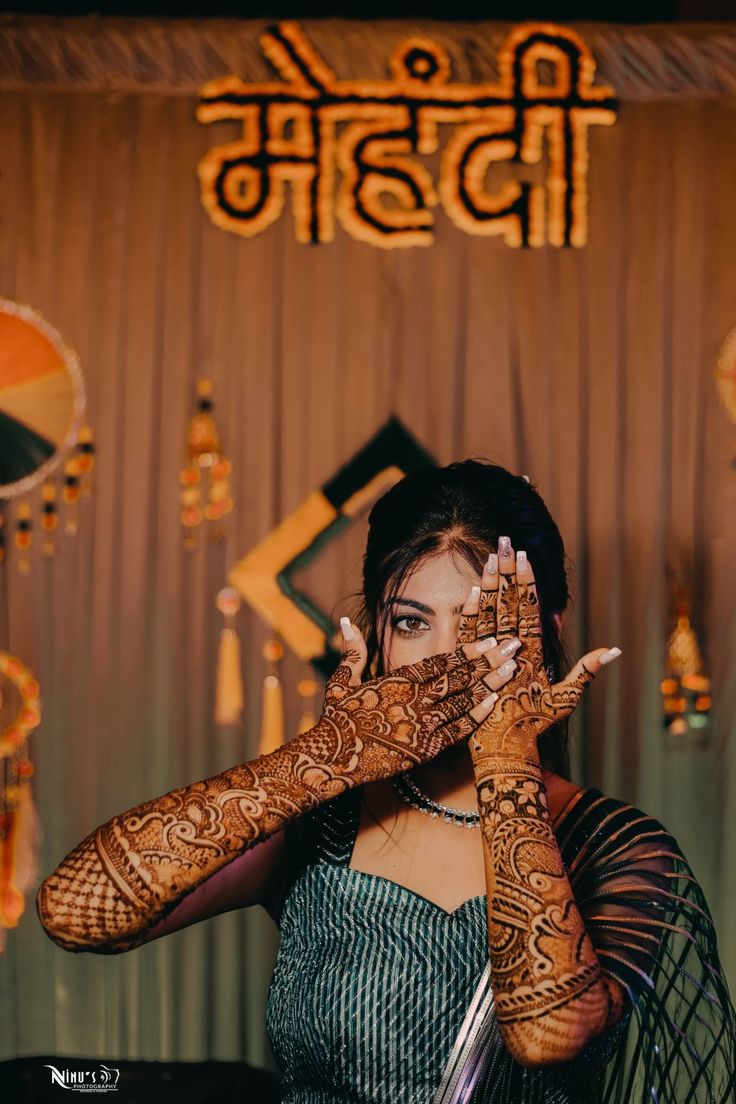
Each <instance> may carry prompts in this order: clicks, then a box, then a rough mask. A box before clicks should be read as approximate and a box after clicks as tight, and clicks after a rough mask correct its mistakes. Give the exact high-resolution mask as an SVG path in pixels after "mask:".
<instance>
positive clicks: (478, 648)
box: [463, 636, 521, 671]
mask: <svg viewBox="0 0 736 1104" xmlns="http://www.w3.org/2000/svg"><path fill="white" fill-rule="evenodd" d="M520 647H521V641H520V640H519V638H518V637H517V636H512V637H510V638H509V639H508V640H504V642H503V644H499V643H498V641H497V640H496V638H495V636H487V637H486V638H485V640H477V641H475V642H474V643H473V644H466V645H464V647H463V651H464V652H465V655H466V656H467V657H468V659H470V660H472V659H475V658H476V657H477V656H479V655H483V656H485V658H486V660H487V662H488V666H489V667H490V668H491V669H492V670H494V671H495V670H496V669H497V668H498V667H500V666H501V664H502V663H505V662H506V660H507V659H509V658H510V657H511V656H514V655H516V653H517V652H518V650H519V648H520Z"/></svg>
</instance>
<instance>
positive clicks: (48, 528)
mask: <svg viewBox="0 0 736 1104" xmlns="http://www.w3.org/2000/svg"><path fill="white" fill-rule="evenodd" d="M58 524H59V515H58V513H57V510H56V487H55V486H54V484H53V483H44V485H43V487H42V488H41V528H42V529H43V534H44V537H43V546H42V549H41V551H42V552H43V554H44V556H53V555H54V553H55V552H56V545H55V543H54V532H55V530H56V527H57V526H58Z"/></svg>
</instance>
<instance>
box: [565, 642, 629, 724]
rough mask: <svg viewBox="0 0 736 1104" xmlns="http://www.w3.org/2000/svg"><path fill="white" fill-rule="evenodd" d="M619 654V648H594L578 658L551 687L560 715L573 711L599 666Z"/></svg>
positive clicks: (609, 661) (603, 665) (566, 714)
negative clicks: (567, 671) (563, 676)
mask: <svg viewBox="0 0 736 1104" xmlns="http://www.w3.org/2000/svg"><path fill="white" fill-rule="evenodd" d="M620 655H621V649H620V648H596V650H595V651H594V652H588V654H587V655H584V656H583V658H582V659H580V660H578V662H577V663H576V664H575V666H574V667H573V669H572V671H570V674H569V675H567V677H566V678H564V679H563V680H562V682H558V683H557V684H556V685H555V686H553V687H552V699H553V701H554V704H555V708H556V710H557V711H558V712H559V713H560V716H561V717H562V716H568V715H569V714H570V713H572V712H573V710H574V709H575V708H576V706H577V704H578V702H579V701H580V699H581V698H582V696H583V693H584V692H585V690H586V688H587V687H588V686H589V685H590V683H591V682H592V681H593V679H594V678H595V676H596V675H597V674H598V672H599V671H600V669H601V667H605V666H606V664H608V663H611V662H612V661H613V660H614V659H617V658H618V657H619V656H620Z"/></svg>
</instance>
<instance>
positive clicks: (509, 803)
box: [471, 738, 622, 1065]
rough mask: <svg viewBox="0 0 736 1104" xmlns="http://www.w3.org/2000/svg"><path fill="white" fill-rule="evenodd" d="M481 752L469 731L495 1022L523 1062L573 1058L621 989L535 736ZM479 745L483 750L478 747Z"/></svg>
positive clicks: (610, 1012)
mask: <svg viewBox="0 0 736 1104" xmlns="http://www.w3.org/2000/svg"><path fill="white" fill-rule="evenodd" d="M504 743H505V747H504V751H503V752H500V751H498V750H496V751H490V752H489V751H488V750H487V748H485V747H483V744H484V741H483V740H482V739H480V740H478V739H477V738H475V739H473V740H471V747H473V746H474V748H475V750H474V751H473V760H474V767H475V776H476V783H477V789H478V801H479V809H480V813H481V827H482V832H483V840H484V854H485V861H486V868H487V869H486V880H487V883H488V938H489V950H490V960H491V977H492V985H493V992H494V997H495V1002H496V1013H497V1018H498V1025H499V1031H500V1033H501V1036H502V1038H503V1040H504V1042H505V1044H506V1046H507V1048H508V1050H509V1051H510V1052H511V1054H512V1055H513V1056H514V1057H515V1058H516V1059H517V1060H518V1061H519V1062H522V1063H523V1064H526V1065H544V1064H548V1063H554V1062H560V1061H566V1060H569V1059H570V1058H572V1057H574V1056H575V1055H576V1054H577V1053H579V1051H580V1050H581V1049H582V1048H583V1047H584V1046H585V1044H586V1043H587V1042H588V1041H589V1040H590V1039H591V1038H594V1037H595V1036H596V1035H599V1034H601V1033H602V1032H603V1031H605V1030H606V1029H607V1028H608V1027H609V1026H611V1025H612V1024H613V1023H615V1022H616V1020H617V1019H618V1018H619V1016H620V1014H621V1011H622V1001H621V992H620V990H619V989H618V987H617V986H616V985H615V983H611V982H610V981H609V980H608V979H607V978H606V977H605V975H604V974H603V973H602V970H601V966H600V963H599V961H598V957H597V955H596V953H595V949H594V947H593V944H592V943H591V941H590V938H589V936H588V934H587V932H586V929H585V925H584V923H583V919H582V917H581V915H580V910H579V909H578V906H577V904H576V902H575V897H574V895H573V892H572V889H571V887H570V883H569V881H568V878H567V874H566V872H565V868H564V866H563V863H562V858H561V856H560V850H559V847H558V844H557V840H556V838H555V835H554V832H553V829H552V823H551V820H550V816H549V811H548V808H547V795H546V790H545V787H544V782H543V778H542V768H541V765H540V762H539V756H538V753H537V749H536V741H528V742H521V743H519V744H517V746H516V747H514V746H513V744H514V741H508V740H507V741H505V742H504ZM480 748H483V750H480Z"/></svg>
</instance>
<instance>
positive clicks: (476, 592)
mask: <svg viewBox="0 0 736 1104" xmlns="http://www.w3.org/2000/svg"><path fill="white" fill-rule="evenodd" d="M470 597H471V599H472V600H473V601H475V599H476V598H480V587H479V586H474V587H471V588H470Z"/></svg>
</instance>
